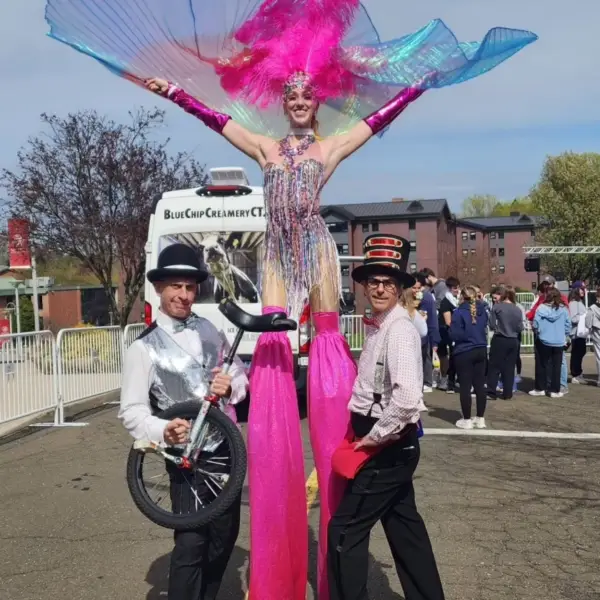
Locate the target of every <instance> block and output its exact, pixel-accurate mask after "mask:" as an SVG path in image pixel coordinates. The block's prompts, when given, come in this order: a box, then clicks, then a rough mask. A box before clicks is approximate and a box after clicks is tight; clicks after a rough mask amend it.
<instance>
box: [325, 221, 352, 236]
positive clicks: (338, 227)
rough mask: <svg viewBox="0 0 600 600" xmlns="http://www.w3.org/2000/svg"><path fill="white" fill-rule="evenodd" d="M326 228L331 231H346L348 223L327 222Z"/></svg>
mask: <svg viewBox="0 0 600 600" xmlns="http://www.w3.org/2000/svg"><path fill="white" fill-rule="evenodd" d="M327 229H329V231H331V233H348V223H347V222H344V223H337V222H336V223H327Z"/></svg>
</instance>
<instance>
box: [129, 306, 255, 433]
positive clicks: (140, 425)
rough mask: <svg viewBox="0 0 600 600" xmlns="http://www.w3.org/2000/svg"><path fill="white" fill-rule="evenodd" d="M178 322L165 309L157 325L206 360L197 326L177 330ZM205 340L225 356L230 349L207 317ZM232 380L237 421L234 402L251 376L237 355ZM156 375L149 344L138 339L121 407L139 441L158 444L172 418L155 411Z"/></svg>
mask: <svg viewBox="0 0 600 600" xmlns="http://www.w3.org/2000/svg"><path fill="white" fill-rule="evenodd" d="M175 323H176V321H175V319H172V318H171V317H169V316H168V315H166V314H165V313H163V312H162V311H160V310H159V311H158V314H157V316H156V325H157V326H158V327H161V328H162V329H163V330H164V331H165V332H166V333H167V334H168V335H169V336H171V337H172V338H173V340H174V341H175V342H176V343H177V344H178V345H179V346H180V347H181V348H182V349H183V350H185V351H186V352H188V353H189V354H190V355H191V356H193V357H194V358H196V359H197V360H198V362H202V342H203V340H202V339H201V337H200V335H199V333H198V332H197V331H195V330H193V329H183V330H182V331H178V332H174V331H173V325H174V324H175ZM203 329H204V331H205V333H203V337H205V339H204V341H205V342H207V343H208V342H210V343H211V345H212V346H213V347H215V346H216V347H217V348H219V347H220V348H222V354H223V356H224V355H225V354H226V353H227V351H228V350H229V343H228V342H227V339H226V337H225V334H224V333H223V332H221V331H219V330H218V329H217V328H216V327H215V326H214V325H212V323H210V322H209V321H207V320H204V327H203ZM229 375H231V376H232V381H231V397H230V399H229V402H228V404H227V406H226V407H225V413H226V414H228V416H230V417H232V418H233V419H234V420H235V409H234V407H233V405H234V404H237V403H239V402H241V401H242V400H244V398H245V397H246V393H247V390H248V377H247V375H246V369H245V368H244V365H243V363H242V362H241V361H240V360H239V359H237V358H236V360H235V361H234V362H233V364H232V365H231V367H230V369H229ZM153 377H154V365H153V363H152V361H151V359H150V355H149V354H148V350H147V349H146V346H145V345H144V343H143V342H142V341H141V340H136V341H135V342H133V344H131V346H129V348H128V349H127V352H126V354H125V361H124V365H123V380H122V383H121V408H120V410H119V415H118V416H119V419H120V420H121V421H122V422H123V425H124V426H125V428H126V429H127V431H129V433H130V434H131V435H132V436H133V437H134V439H136V440H150V441H152V442H155V443H160V442H164V430H165V426H166V425H167V423H168V421H166V420H164V419H160V418H159V417H157V416H155V415H153V414H152V408H151V405H150V397H149V392H150V389H151V387H152V381H153Z"/></svg>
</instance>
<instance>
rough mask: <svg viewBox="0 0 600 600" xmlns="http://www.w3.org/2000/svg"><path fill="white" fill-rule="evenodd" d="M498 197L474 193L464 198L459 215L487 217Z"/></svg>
mask: <svg viewBox="0 0 600 600" xmlns="http://www.w3.org/2000/svg"><path fill="white" fill-rule="evenodd" d="M497 204H498V198H496V196H492V195H491V194H475V195H474V196H469V197H468V198H465V199H464V200H463V203H462V208H461V214H460V216H461V217H489V216H490V215H491V214H492V213H493V211H494V208H495V207H496V205H497Z"/></svg>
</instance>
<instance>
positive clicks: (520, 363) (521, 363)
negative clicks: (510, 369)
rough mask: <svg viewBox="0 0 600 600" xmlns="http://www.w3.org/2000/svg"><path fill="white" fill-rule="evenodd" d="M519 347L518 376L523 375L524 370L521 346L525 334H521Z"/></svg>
mask: <svg viewBox="0 0 600 600" xmlns="http://www.w3.org/2000/svg"><path fill="white" fill-rule="evenodd" d="M518 341H519V347H518V349H517V375H520V374H521V371H522V369H523V361H522V360H521V344H522V343H523V333H522V332H521V333H520V334H519V340H518Z"/></svg>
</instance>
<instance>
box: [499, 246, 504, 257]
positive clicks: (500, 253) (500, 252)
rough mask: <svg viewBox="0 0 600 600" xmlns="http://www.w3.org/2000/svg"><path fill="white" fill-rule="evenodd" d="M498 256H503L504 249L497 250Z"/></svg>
mask: <svg viewBox="0 0 600 600" xmlns="http://www.w3.org/2000/svg"><path fill="white" fill-rule="evenodd" d="M498 256H504V248H498Z"/></svg>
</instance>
